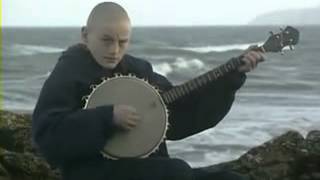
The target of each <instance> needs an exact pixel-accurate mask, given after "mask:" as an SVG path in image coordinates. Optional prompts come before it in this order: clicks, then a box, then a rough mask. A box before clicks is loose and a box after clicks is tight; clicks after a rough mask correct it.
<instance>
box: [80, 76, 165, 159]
mask: <svg viewBox="0 0 320 180" xmlns="http://www.w3.org/2000/svg"><path fill="white" fill-rule="evenodd" d="M117 104H121V105H129V106H132V107H134V108H136V109H137V112H138V113H139V115H140V116H141V120H140V121H139V123H138V125H137V126H136V127H135V128H134V129H132V130H130V131H117V132H116V133H115V134H114V135H113V136H112V137H111V138H110V139H109V140H108V141H107V143H106V145H105V147H104V151H103V154H105V155H106V156H107V157H109V158H114V159H118V158H127V157H146V156H148V155H149V154H151V153H152V152H153V151H154V150H156V149H157V148H158V146H159V144H160V143H161V142H162V140H163V138H164V137H165V133H166V129H167V118H168V117H167V116H168V115H167V109H166V106H165V103H164V102H163V100H162V98H161V96H160V94H159V93H158V91H157V90H156V89H155V88H154V87H153V86H151V85H150V84H148V83H147V82H145V81H144V80H141V79H138V78H135V77H131V76H120V77H115V78H111V79H108V80H106V81H103V82H102V83H101V84H100V85H98V86H97V87H96V88H95V89H94V90H93V92H92V93H91V94H90V96H89V98H88V100H87V103H86V105H85V108H94V107H97V106H102V105H117Z"/></svg>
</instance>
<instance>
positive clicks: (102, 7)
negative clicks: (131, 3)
mask: <svg viewBox="0 0 320 180" xmlns="http://www.w3.org/2000/svg"><path fill="white" fill-rule="evenodd" d="M116 22H124V23H130V19H129V16H128V14H127V12H126V10H125V9H124V8H123V7H121V6H120V5H119V4H116V3H114V2H103V3H100V4H98V5H96V6H95V7H94V8H93V9H92V11H91V13H90V15H89V17H88V20H87V27H88V28H89V29H90V28H92V27H96V26H101V25H108V24H114V23H116Z"/></svg>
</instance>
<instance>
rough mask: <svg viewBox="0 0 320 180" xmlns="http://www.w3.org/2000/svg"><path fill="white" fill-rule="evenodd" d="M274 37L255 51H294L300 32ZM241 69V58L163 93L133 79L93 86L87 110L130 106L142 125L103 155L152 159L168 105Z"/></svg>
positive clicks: (116, 136) (122, 135)
mask: <svg viewBox="0 0 320 180" xmlns="http://www.w3.org/2000/svg"><path fill="white" fill-rule="evenodd" d="M270 33H271V35H270V37H269V38H268V40H267V41H266V42H265V43H264V44H263V45H262V46H257V47H256V48H254V50H256V51H261V52H264V53H265V52H282V50H283V48H284V47H286V46H289V47H290V49H291V50H292V49H293V45H296V44H297V43H298V41H299V31H298V30H296V29H295V28H293V27H290V26H287V27H286V28H285V29H281V32H280V33H277V34H274V33H272V32H270ZM240 65H242V61H241V56H240V57H239V58H233V59H231V60H229V61H228V62H226V63H225V64H222V65H220V66H219V67H217V68H215V69H213V70H211V71H209V72H206V73H204V74H202V75H200V76H198V77H196V78H194V79H192V80H189V81H187V82H185V83H183V84H181V85H177V86H174V87H173V88H171V89H170V90H168V91H166V92H161V93H160V92H159V91H158V89H156V88H155V87H153V86H152V85H150V84H149V83H148V82H147V81H146V80H144V79H139V78H137V77H135V76H133V75H126V76H123V75H116V76H114V77H112V78H103V79H102V82H101V83H100V84H98V85H93V86H92V92H91V93H90V94H89V95H88V96H86V97H85V105H84V107H83V108H84V109H87V108H95V107H98V106H102V105H108V104H109V105H110V104H125V105H130V106H132V107H135V108H136V109H137V112H139V114H140V115H141V121H140V122H139V123H138V125H137V126H136V127H135V128H134V129H132V130H130V131H118V132H115V134H114V135H113V136H112V137H111V138H110V139H109V140H108V141H107V142H106V144H105V146H104V149H103V150H102V151H101V153H102V155H103V156H104V157H106V158H110V159H119V158H145V157H148V156H149V155H150V154H152V153H153V152H154V151H156V150H157V149H158V146H159V145H160V144H161V142H163V140H164V139H165V135H166V131H167V128H168V116H169V114H168V109H167V106H166V105H167V104H170V103H172V102H174V101H175V100H177V99H179V98H181V97H183V96H186V95H188V94H190V93H191V92H192V91H194V90H197V89H199V88H201V87H203V86H205V85H207V84H208V83H210V82H213V81H215V80H216V79H218V78H219V77H221V76H224V75H225V74H227V73H229V72H231V71H233V70H236V69H237V68H238V67H239V66H240ZM128 90H130V91H129V92H130V93H128Z"/></svg>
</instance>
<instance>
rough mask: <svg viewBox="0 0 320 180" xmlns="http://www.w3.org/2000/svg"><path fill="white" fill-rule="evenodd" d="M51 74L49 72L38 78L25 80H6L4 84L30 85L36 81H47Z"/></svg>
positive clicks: (33, 77) (37, 76)
mask: <svg viewBox="0 0 320 180" xmlns="http://www.w3.org/2000/svg"><path fill="white" fill-rule="evenodd" d="M50 74H51V72H50V71H48V72H47V73H45V74H40V75H36V76H32V77H30V78H24V79H4V80H3V84H4V85H6V84H20V83H29V82H30V81H34V80H40V79H46V78H48V77H49V75H50Z"/></svg>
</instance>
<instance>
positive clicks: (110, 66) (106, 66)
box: [103, 64, 118, 69]
mask: <svg viewBox="0 0 320 180" xmlns="http://www.w3.org/2000/svg"><path fill="white" fill-rule="evenodd" d="M117 65H118V64H104V65H103V67H104V68H106V69H114V68H115V67H116V66H117Z"/></svg>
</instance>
